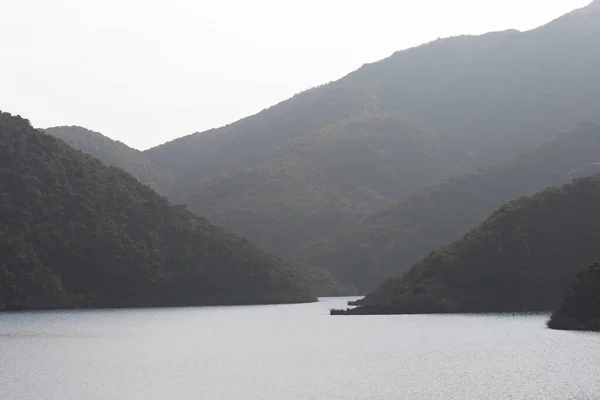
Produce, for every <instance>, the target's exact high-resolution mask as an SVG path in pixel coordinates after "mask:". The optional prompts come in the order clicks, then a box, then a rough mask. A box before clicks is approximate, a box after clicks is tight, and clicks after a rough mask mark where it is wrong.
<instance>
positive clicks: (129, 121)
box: [0, 0, 591, 149]
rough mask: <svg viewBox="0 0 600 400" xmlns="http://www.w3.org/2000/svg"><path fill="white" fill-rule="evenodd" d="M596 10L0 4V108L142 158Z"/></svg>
mask: <svg viewBox="0 0 600 400" xmlns="http://www.w3.org/2000/svg"><path fill="white" fill-rule="evenodd" d="M590 1H591V0H456V1H448V0H396V1H384V0H368V1H367V0H360V1H359V0H301V1H300V0H297V1H295V2H290V1H286V0H214V1H206V0H169V1H167V0H163V1H153V0H0V110H3V111H8V112H11V113H13V114H20V115H22V116H23V117H25V118H28V119H29V120H31V122H32V123H33V124H34V126H36V127H49V126H55V125H82V126H84V127H86V128H89V129H92V130H95V131H98V132H101V133H103V134H105V135H107V136H110V137H111V138H113V139H117V140H121V141H123V142H125V143H127V144H129V145H130V146H133V147H136V148H139V149H145V148H148V147H151V146H154V145H157V144H160V143H163V142H165V141H167V140H171V139H174V138H176V137H180V136H184V135H186V134H190V133H192V132H195V131H203V130H206V129H209V128H213V127H218V126H221V125H224V124H226V123H229V122H233V121H234V120H237V119H239V118H241V117H244V116H247V115H250V114H253V113H256V112H258V111H260V110H261V109H263V108H266V107H268V106H271V105H273V104H275V103H277V102H279V101H281V100H284V99H286V98H288V97H290V96H292V95H293V94H295V93H297V92H299V91H301V90H304V89H308V88H309V87H312V86H315V85H318V84H321V83H325V82H328V81H330V80H335V79H338V78H340V77H342V76H343V75H345V74H346V73H348V72H350V71H352V70H354V69H356V68H358V67H359V66H361V65H362V64H364V63H367V62H373V61H377V60H379V59H381V58H384V57H387V56H389V55H390V54H391V53H393V52H394V51H396V50H400V49H404V48H408V47H412V46H415V45H418V44H421V43H423V42H427V41H430V40H433V39H437V38H438V37H447V36H452V35H457V34H479V33H484V32H487V31H497V30H504V29H509V28H515V29H519V30H526V29H531V28H534V27H536V26H539V25H542V24H544V23H546V22H548V21H550V20H552V19H554V18H557V17H559V16H560V15H562V14H565V13H567V12H568V11H571V10H573V9H575V8H580V7H583V6H585V5H587V4H588V3H590Z"/></svg>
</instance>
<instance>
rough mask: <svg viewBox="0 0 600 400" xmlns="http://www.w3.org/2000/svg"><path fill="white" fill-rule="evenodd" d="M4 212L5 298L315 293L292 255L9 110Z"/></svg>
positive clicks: (1, 136)
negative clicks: (170, 198)
mask: <svg viewBox="0 0 600 400" xmlns="http://www.w3.org/2000/svg"><path fill="white" fill-rule="evenodd" d="M0 216H1V218H0V278H1V279H0V306H1V308H3V309H33V308H54V307H125V306H167V305H168V306H175V305H200V304H235V303H276V302H302V301H312V300H315V297H314V295H313V294H312V292H311V291H310V289H309V288H308V284H307V282H306V281H305V279H304V277H302V276H301V274H300V273H299V272H298V271H297V270H296V269H294V268H293V267H292V266H291V265H289V264H286V263H285V262H283V261H282V260H280V259H279V258H277V257H275V256H273V255H270V254H266V253H263V252H261V251H259V250H258V249H257V248H256V247H255V246H253V245H252V244H250V243H248V242H247V241H246V240H243V239H239V238H237V237H235V236H233V235H231V234H229V233H227V232H225V231H224V230H223V229H221V228H218V227H216V226H214V225H212V224H211V223H209V222H208V221H207V220H205V219H203V218H200V217H197V216H195V215H194V214H192V213H190V212H188V211H186V209H185V208H184V207H179V206H172V205H171V204H169V203H168V202H167V201H166V199H164V198H163V197H160V196H159V195H157V194H156V193H155V192H153V191H152V190H151V189H150V188H149V187H148V186H146V185H143V184H140V183H139V182H138V181H137V180H135V178H133V177H132V176H131V175H129V174H127V173H125V172H123V171H122V170H121V169H118V168H115V167H107V166H105V165H103V164H102V163H101V162H100V161H98V160H96V159H93V158H91V157H90V156H88V155H84V154H83V153H81V152H79V151H77V150H74V149H72V148H70V147H69V146H67V145H66V144H65V143H63V142H62V141H60V140H58V139H56V138H53V137H51V136H49V135H45V134H42V133H39V132H38V131H36V130H35V129H33V128H32V127H31V126H30V124H29V123H28V121H26V120H24V119H22V118H20V117H14V116H11V115H10V114H7V113H1V114H0Z"/></svg>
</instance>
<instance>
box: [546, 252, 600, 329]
mask: <svg viewBox="0 0 600 400" xmlns="http://www.w3.org/2000/svg"><path fill="white" fill-rule="evenodd" d="M548 326H549V327H550V328H552V329H566V330H586V331H590V330H591V331H598V332H600V262H599V261H596V262H595V263H594V264H592V265H590V266H589V267H588V268H586V269H585V270H583V271H581V272H580V273H579V274H577V277H576V279H575V280H574V282H573V284H572V285H571V287H570V289H569V292H568V293H567V295H566V297H565V299H564V301H563V303H562V305H561V306H560V308H559V309H558V310H557V311H556V312H555V313H554V314H552V317H551V318H550V321H548Z"/></svg>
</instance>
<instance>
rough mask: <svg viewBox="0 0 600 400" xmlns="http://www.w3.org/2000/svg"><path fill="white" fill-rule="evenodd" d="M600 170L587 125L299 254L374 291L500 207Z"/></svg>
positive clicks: (595, 138)
mask: <svg viewBox="0 0 600 400" xmlns="http://www.w3.org/2000/svg"><path fill="white" fill-rule="evenodd" d="M598 172H600V123H592V122H585V123H581V124H579V125H578V126H577V127H576V128H575V129H574V130H572V131H571V132H568V133H564V134H561V135H559V136H558V137H557V138H556V139H555V140H552V141H550V142H549V143H546V144H545V145H543V146H540V147H538V148H536V149H533V150H530V151H527V152H525V153H523V154H521V155H519V156H518V157H516V158H514V159H512V160H510V161H507V162H505V163H503V164H501V165H498V166H494V167H489V168H487V169H483V170H480V171H477V172H474V173H471V174H467V175H463V176H458V177H452V178H450V179H448V180H446V181H445V182H443V183H441V184H439V185H435V186H432V187H429V188H426V189H425V190H422V191H419V192H418V193H416V194H414V195H413V196H411V197H409V198H408V199H406V200H405V201H402V202H400V203H398V204H396V205H394V206H393V207H391V208H390V209H388V210H386V211H385V212H382V213H378V214H375V215H373V216H370V217H368V218H366V219H365V220H364V221H362V222H361V223H360V224H359V225H358V226H357V227H352V228H350V229H346V230H344V231H342V232H340V233H338V234H335V235H330V236H327V237H325V238H323V239H320V240H318V241H315V242H312V243H307V244H306V245H304V246H302V247H300V248H299V249H298V250H297V251H296V252H295V253H294V258H296V259H298V260H301V261H303V262H306V263H309V264H312V265H315V266H319V267H322V268H327V269H328V270H330V271H331V272H332V273H333V275H334V276H336V278H337V279H338V280H341V281H343V282H352V283H355V284H356V285H357V288H358V290H359V292H362V293H367V292H369V291H372V290H374V289H375V287H376V286H377V285H378V284H379V283H380V282H381V281H382V280H384V279H385V278H387V277H388V276H391V275H393V274H396V273H399V272H402V271H404V270H406V269H408V268H409V267H410V266H411V265H412V264H413V263H414V262H416V261H418V260H419V259H421V258H423V257H425V256H426V255H427V254H428V253H429V252H430V251H432V250H434V249H437V248H438V247H439V246H441V245H443V244H446V243H450V242H452V241H454V240H457V239H459V238H460V237H461V236H462V235H463V234H465V233H466V232H467V231H468V230H469V229H470V228H472V227H473V226H475V225H477V224H479V223H481V222H482V221H483V220H484V219H485V218H486V217H487V216H488V215H489V214H490V213H492V212H493V211H494V210H495V209H496V208H498V207H499V206H500V205H501V204H503V203H505V202H507V201H509V200H512V199H516V198H519V197H521V196H525V195H531V194H533V193H535V192H537V191H539V190H542V189H545V188H548V187H551V186H557V185H561V184H564V183H567V182H569V181H570V180H571V179H572V178H577V177H584V176H590V175H592V174H594V173H598Z"/></svg>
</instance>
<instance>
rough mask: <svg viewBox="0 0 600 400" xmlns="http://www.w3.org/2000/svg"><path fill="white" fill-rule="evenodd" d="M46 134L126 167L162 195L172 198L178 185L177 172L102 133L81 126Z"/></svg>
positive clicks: (105, 161)
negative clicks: (171, 194) (176, 183)
mask: <svg viewBox="0 0 600 400" xmlns="http://www.w3.org/2000/svg"><path fill="white" fill-rule="evenodd" d="M44 132H45V133H47V134H49V135H52V136H54V137H57V138H59V139H61V140H63V141H64V142H66V143H67V144H68V145H69V146H71V147H73V148H75V149H77V150H81V151H82V152H84V153H86V154H89V155H91V156H92V157H94V158H97V159H99V160H100V161H102V162H103V163H104V164H106V165H108V166H115V167H119V168H122V169H123V170H125V171H126V172H129V173H130V174H131V175H133V177H134V178H136V179H137V180H139V181H140V182H142V183H145V184H146V185H148V186H150V187H151V188H152V189H154V190H156V191H157V192H158V193H160V194H162V195H165V196H166V195H168V194H169V193H170V191H171V190H172V188H173V185H174V184H175V174H174V173H173V172H171V171H169V170H168V169H166V168H162V167H158V166H156V165H154V164H153V163H152V162H151V161H150V160H149V159H148V157H147V156H146V155H144V154H143V153H142V152H141V151H139V150H136V149H132V148H131V147H129V146H127V145H126V144H124V143H121V142H119V141H115V140H112V139H110V138H108V137H106V136H104V135H102V134H100V133H98V132H93V131H90V130H89V129H86V128H82V127H79V126H57V127H54V128H48V129H44Z"/></svg>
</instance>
